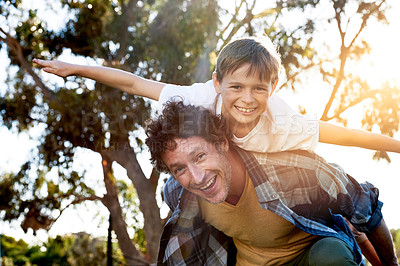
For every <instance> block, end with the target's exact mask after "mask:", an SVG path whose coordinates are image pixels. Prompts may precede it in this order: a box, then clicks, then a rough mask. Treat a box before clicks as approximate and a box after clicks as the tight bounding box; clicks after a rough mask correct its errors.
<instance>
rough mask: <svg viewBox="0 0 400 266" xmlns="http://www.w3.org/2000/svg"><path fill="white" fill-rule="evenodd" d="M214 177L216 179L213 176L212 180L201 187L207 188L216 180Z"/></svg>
mask: <svg viewBox="0 0 400 266" xmlns="http://www.w3.org/2000/svg"><path fill="white" fill-rule="evenodd" d="M214 179H215V177H213V178H211V179H210V181H208V183H207V184H205V185H204V186H202V187H201V188H200V189H201V190H206V189H207V188H208V187H209V186H211V184H212V183H213V182H214Z"/></svg>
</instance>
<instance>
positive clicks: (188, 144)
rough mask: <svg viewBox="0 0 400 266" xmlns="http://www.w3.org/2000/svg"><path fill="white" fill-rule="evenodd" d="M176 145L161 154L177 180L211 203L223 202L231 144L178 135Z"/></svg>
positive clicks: (229, 167)
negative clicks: (218, 143) (228, 153)
mask: <svg viewBox="0 0 400 266" xmlns="http://www.w3.org/2000/svg"><path fill="white" fill-rule="evenodd" d="M175 142H176V144H177V145H176V148H175V149H174V150H166V151H165V152H164V154H163V155H162V156H161V159H162V160H163V162H164V163H165V165H166V166H167V167H168V168H169V170H170V171H171V173H172V174H173V175H174V176H175V178H176V180H177V181H178V182H179V183H180V184H181V185H182V186H183V187H184V188H185V189H187V190H189V191H190V192H192V193H194V194H195V195H198V196H200V197H202V198H203V199H205V200H207V201H208V202H210V203H214V204H217V203H221V202H223V201H224V200H225V199H226V197H227V195H228V192H229V185H230V183H231V176H232V173H231V165H230V163H229V160H228V158H227V157H226V152H227V151H228V149H229V146H228V144H227V143H226V144H221V145H219V146H216V145H215V144H213V143H209V142H207V141H206V140H205V139H204V138H201V137H190V138H187V139H175Z"/></svg>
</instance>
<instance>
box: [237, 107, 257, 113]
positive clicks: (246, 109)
mask: <svg viewBox="0 0 400 266" xmlns="http://www.w3.org/2000/svg"><path fill="white" fill-rule="evenodd" d="M236 108H237V109H238V110H239V111H240V112H244V113H251V112H253V111H254V110H256V108H242V107H236Z"/></svg>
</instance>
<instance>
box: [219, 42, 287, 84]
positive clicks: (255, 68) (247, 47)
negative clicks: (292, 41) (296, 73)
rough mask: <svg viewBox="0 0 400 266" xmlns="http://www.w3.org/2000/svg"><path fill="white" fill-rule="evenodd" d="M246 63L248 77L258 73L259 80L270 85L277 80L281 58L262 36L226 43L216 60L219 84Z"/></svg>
mask: <svg viewBox="0 0 400 266" xmlns="http://www.w3.org/2000/svg"><path fill="white" fill-rule="evenodd" d="M247 63H248V64H250V67H249V69H248V72H247V75H248V76H250V75H254V73H258V75H259V79H260V80H262V81H267V82H271V83H275V81H276V80H277V79H278V76H279V69H280V66H281V58H280V55H279V53H278V51H277V48H276V46H275V45H274V44H273V43H272V42H271V40H270V39H269V38H268V37H266V36H264V37H257V38H255V37H246V38H241V39H237V40H234V41H231V42H230V43H228V44H227V45H226V46H225V47H224V48H223V49H222V50H221V52H220V53H219V55H218V58H217V66H216V69H215V72H216V77H217V80H218V81H219V82H221V81H222V79H223V78H224V76H225V75H226V74H229V73H233V72H235V71H236V70H237V69H238V68H240V67H241V66H243V65H244V64H247Z"/></svg>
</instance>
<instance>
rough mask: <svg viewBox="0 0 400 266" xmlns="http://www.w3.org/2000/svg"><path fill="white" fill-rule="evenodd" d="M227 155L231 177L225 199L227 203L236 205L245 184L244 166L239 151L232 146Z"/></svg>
mask: <svg viewBox="0 0 400 266" xmlns="http://www.w3.org/2000/svg"><path fill="white" fill-rule="evenodd" d="M227 157H228V160H229V163H230V164H231V171H232V179H231V184H230V186H229V192H228V196H227V197H226V199H225V201H226V202H228V203H229V204H232V205H236V204H237V203H238V201H239V199H240V197H241V196H242V193H243V190H244V187H245V185H246V167H245V165H244V162H243V160H242V158H241V157H240V155H239V153H238V152H237V151H236V150H235V149H233V148H232V147H230V148H229V151H228V152H227Z"/></svg>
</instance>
